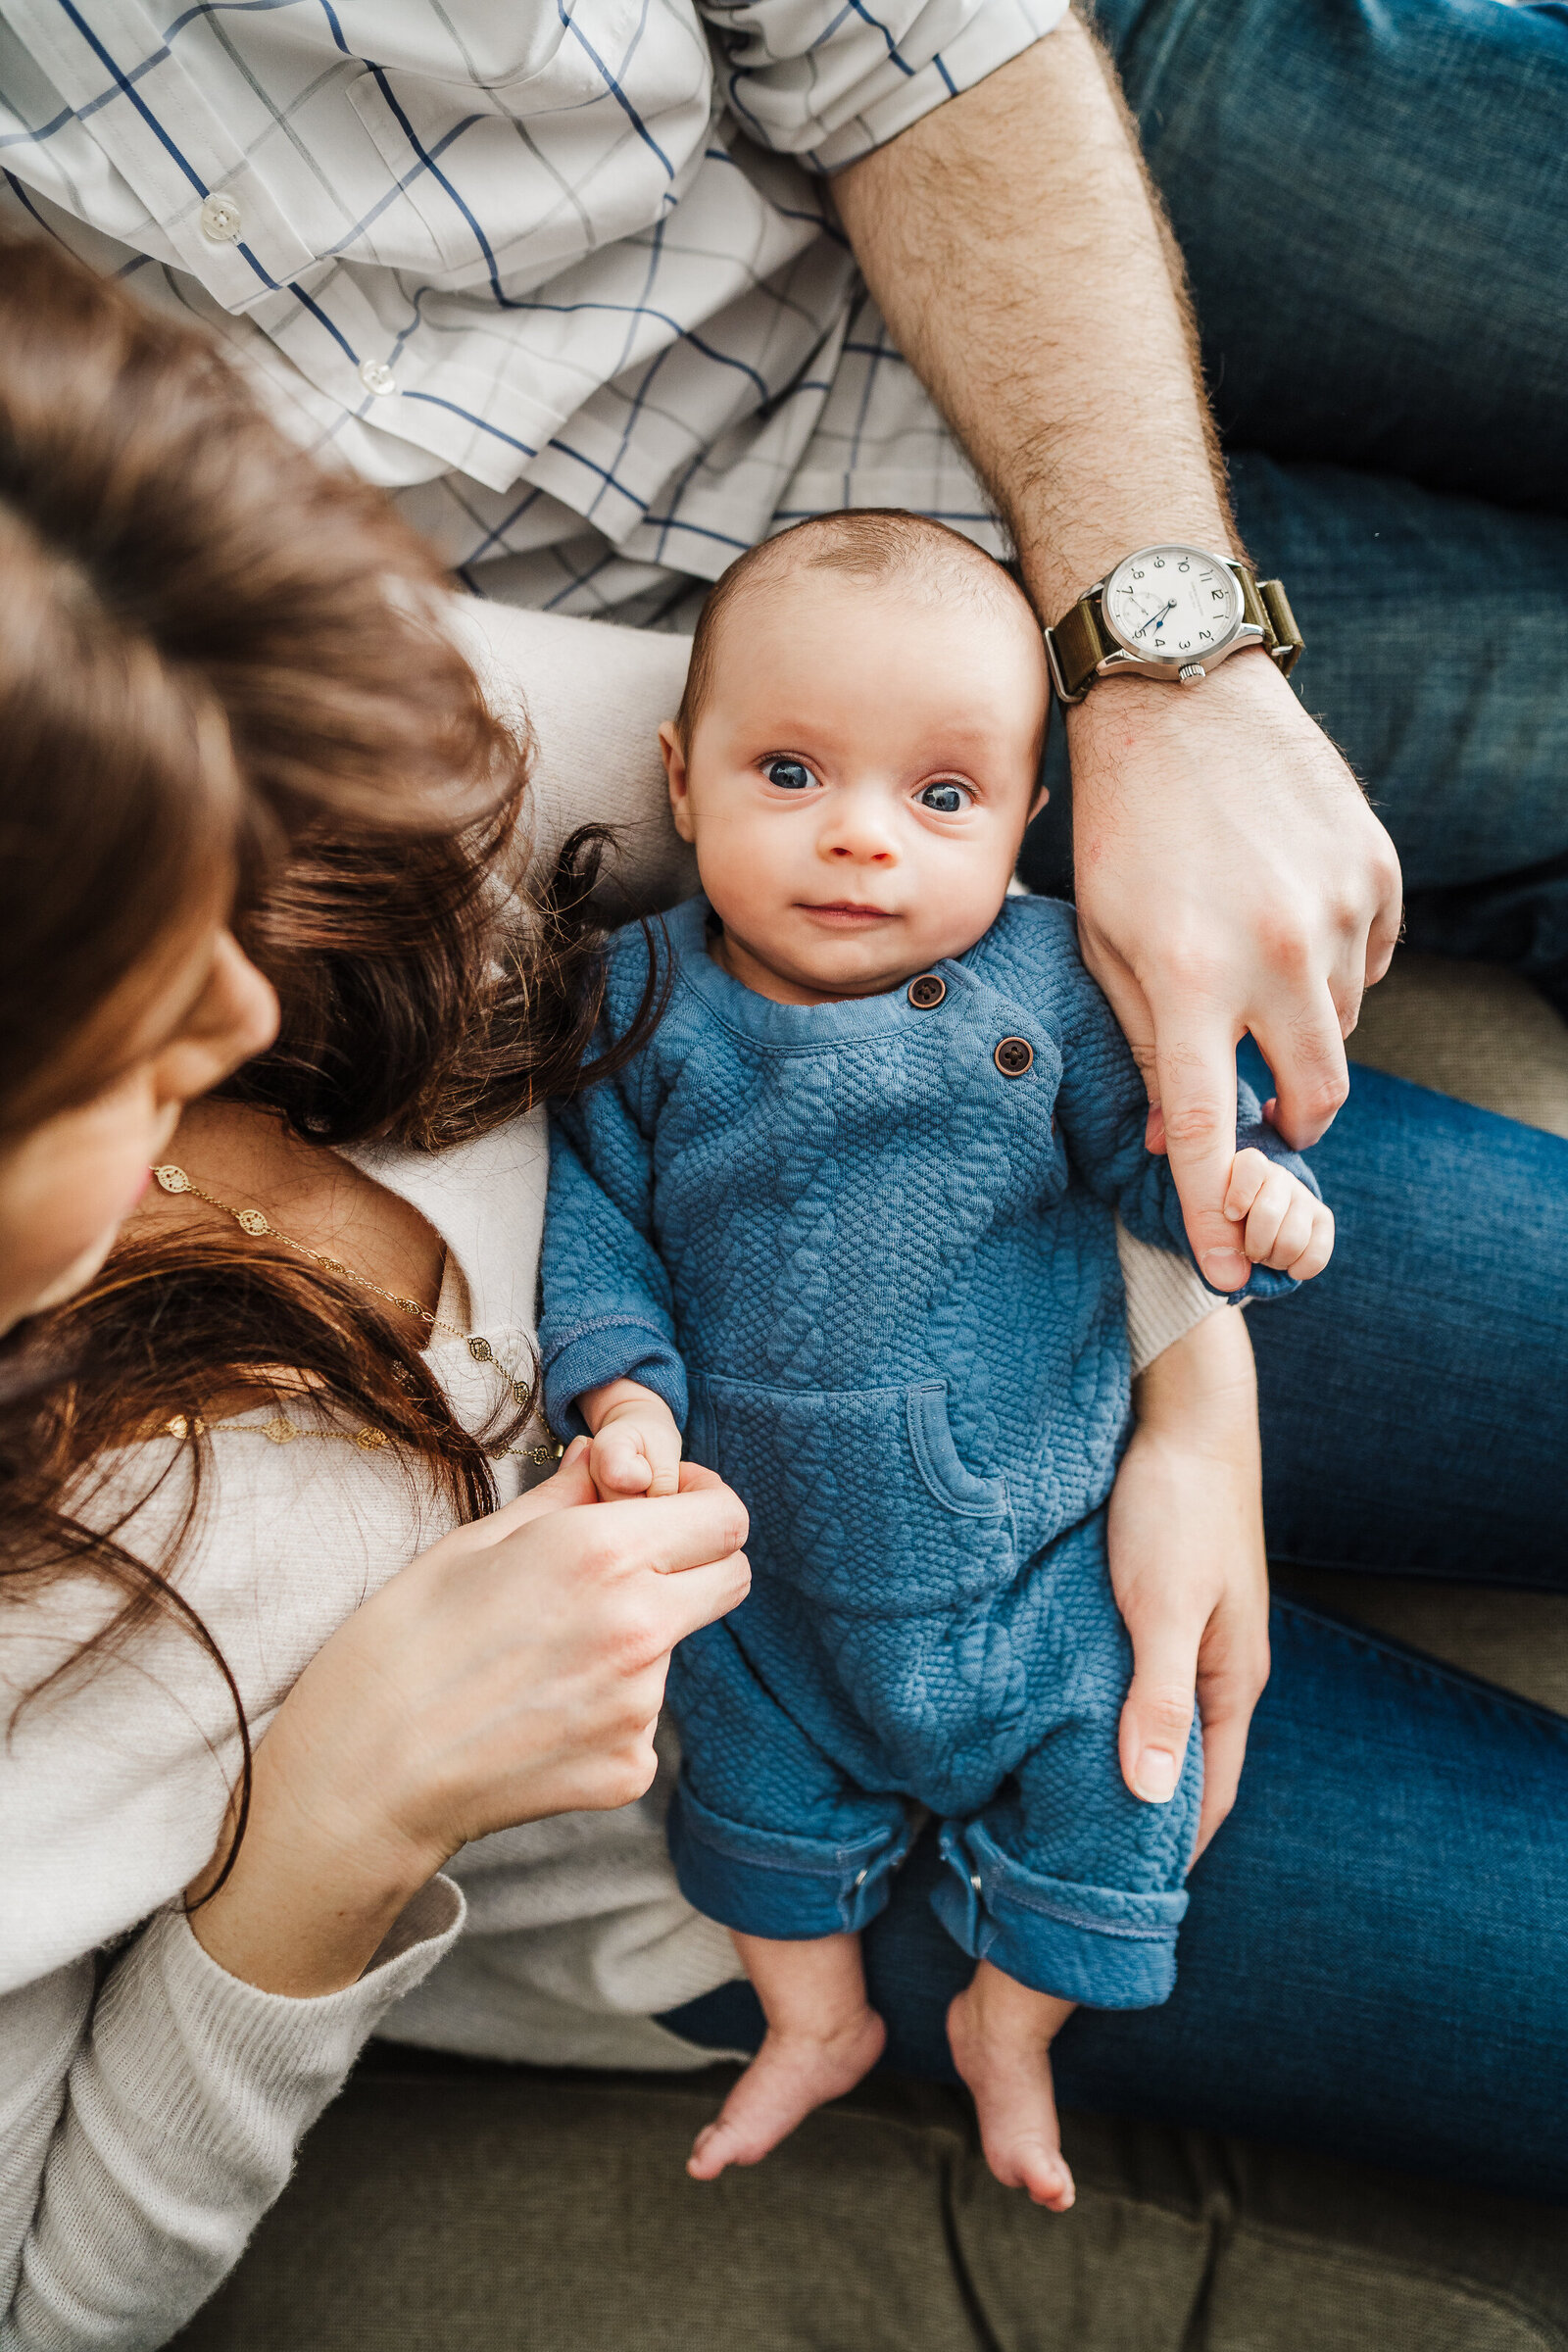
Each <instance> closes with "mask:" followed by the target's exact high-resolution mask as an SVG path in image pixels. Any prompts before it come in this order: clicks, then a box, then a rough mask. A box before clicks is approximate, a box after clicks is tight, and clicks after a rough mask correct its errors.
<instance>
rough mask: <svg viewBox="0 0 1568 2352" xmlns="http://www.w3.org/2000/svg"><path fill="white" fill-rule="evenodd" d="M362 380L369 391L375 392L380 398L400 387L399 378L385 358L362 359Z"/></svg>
mask: <svg viewBox="0 0 1568 2352" xmlns="http://www.w3.org/2000/svg"><path fill="white" fill-rule="evenodd" d="M360 381H361V383H362V384H363V385H364V386H365V389H366V390H367V392H373V393H375V394H376V396H377V397H378V398H380V397H383V396H384V395H385V394H386V393H388V392H395V391H396V390H397V388H398V379H397V377H396V376H395V375H394V374H393V372H392V370H391V368H389V367H388V366H387V364H386V362H385V360H362V361H361V362H360Z"/></svg>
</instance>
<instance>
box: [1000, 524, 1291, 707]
mask: <svg viewBox="0 0 1568 2352" xmlns="http://www.w3.org/2000/svg"><path fill="white" fill-rule="evenodd" d="M1222 560H1223V562H1224V564H1225V567H1226V569H1227V570H1228V571H1231V572H1233V573H1234V574H1235V576H1236V579H1237V582H1238V583H1239V585H1240V587H1241V591H1242V618H1243V620H1244V622H1247V623H1250V626H1251V627H1253V628H1254V629H1258V630H1260V631H1261V632H1262V643H1263V646H1264V648H1265V650H1266V651H1267V653H1268V654H1269V656H1270V658H1271V659H1272V660H1273V661H1274V662H1276V663H1277V665H1278V667H1279V669H1280V671H1281V673H1282V674H1283V675H1284V676H1285V677H1289V676H1290V674H1291V671H1292V670H1293V669H1294V668H1295V666H1296V663H1297V660H1298V658H1299V655H1300V653H1301V650H1302V645H1303V642H1304V641H1303V639H1302V636H1301V632H1300V630H1299V628H1298V627H1297V625H1296V615H1295V613H1293V612H1292V611H1291V600H1290V598H1289V597H1288V596H1287V595H1286V593H1285V587H1284V583H1283V582H1282V581H1280V580H1259V579H1255V578H1254V577H1253V575H1252V573H1251V572H1250V570H1249V569H1248V567H1247V565H1246V564H1241V563H1238V562H1237V561H1236V560H1235V558H1234V557H1230V556H1227V557H1225V558H1223V559H1222ZM1106 576H1107V577H1108V576H1109V575H1108V574H1107V575H1106ZM1104 584H1105V583H1104V581H1103V580H1101V581H1097V583H1096V584H1095V586H1094V587H1093V588H1091V589H1090V591H1089V593H1088V595H1087V596H1081V597H1080V598H1079V599H1078V602H1077V603H1076V604H1075V605H1074V606H1073V607H1072V609H1071V611H1070V612H1068V613H1063V615H1062V617H1061V619H1060V620H1058V621H1057V623H1056V625H1055V627H1054V629H1050V630H1048V631H1047V643H1048V646H1049V649H1050V652H1051V654H1052V657H1053V659H1052V674H1053V678H1054V684H1055V687H1056V691H1057V694H1058V695H1059V696H1060V698H1061V700H1062V701H1063V702H1064V703H1081V702H1082V701H1083V699H1084V696H1085V695H1086V694H1087V693H1088V692H1089V689H1090V687H1091V686H1092V685H1093V684H1094V681H1095V673H1096V671H1097V670H1098V669H1099V667H1100V664H1101V663H1102V662H1103V661H1104V660H1105V658H1106V657H1107V655H1110V654H1113V653H1116V652H1117V651H1118V650H1119V649H1118V647H1117V645H1116V641H1115V639H1114V638H1113V637H1112V636H1111V635H1110V634H1109V632H1108V631H1107V630H1106V629H1105V628H1104V626H1103V623H1102V620H1101V616H1100V596H1101V590H1102V589H1103V587H1104Z"/></svg>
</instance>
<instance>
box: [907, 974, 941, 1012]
mask: <svg viewBox="0 0 1568 2352" xmlns="http://www.w3.org/2000/svg"><path fill="white" fill-rule="evenodd" d="M904 993H905V995H906V996H907V998H908V1000H909V1003H910V1004H911V1005H913V1006H914V1009H915V1011H916V1012H934V1011H935V1010H936V1007H937V1006H938V1005H940V1004H941V1002H942V1000H943V998H944V997H945V996H946V995H947V993H948V984H947V982H946V981H945V980H944V979H943V977H942V975H941V973H940V972H922V973H921V974H920V976H919V978H918V979H917V980H911V981H910V982H909V985H908V987H907V989H906V990H905V992H904Z"/></svg>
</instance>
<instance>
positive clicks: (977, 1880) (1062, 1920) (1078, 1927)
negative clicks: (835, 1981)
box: [931, 1821, 1187, 2009]
mask: <svg viewBox="0 0 1568 2352" xmlns="http://www.w3.org/2000/svg"><path fill="white" fill-rule="evenodd" d="M941 1842H942V1858H943V1860H944V1861H945V1862H946V1863H947V1864H948V1866H949V1872H950V1874H951V1875H949V1876H947V1877H945V1878H944V1879H943V1881H942V1883H941V1885H940V1886H939V1887H936V1888H935V1889H934V1890H933V1892H932V1896H931V1901H932V1903H933V1905H934V1907H935V1910H936V1914H937V1917H938V1918H939V1919H940V1920H941V1922H942V1924H943V1926H944V1927H945V1928H946V1929H947V1931H948V1934H949V1935H950V1936H952V1937H953V1939H954V1941H955V1942H956V1943H957V1944H959V1945H961V1946H962V1948H963V1950H964V1951H966V1952H972V1953H973V1954H974V1957H975V1958H976V1959H977V1960H989V1961H990V1962H991V1963H992V1964H993V1966H994V1967H996V1968H1000V1969H1001V1970H1002V1971H1003V1972H1004V1974H1005V1975H1006V1976H1009V1977H1012V1978H1015V1979H1016V1981H1017V1982H1018V1983H1019V1984H1020V1985H1031V1986H1032V1987H1033V1988H1034V1990H1035V1991H1036V1992H1054V1994H1056V1996H1057V1998H1058V1999H1060V2000H1064V2001H1084V2002H1087V2003H1088V2005H1089V2007H1090V2008H1092V2009H1152V2008H1153V2007H1154V2006H1155V2005H1156V2003H1158V2002H1160V2001H1163V2000H1168V1999H1169V1997H1170V1992H1171V1988H1172V1986H1173V1985H1174V1984H1175V1982H1176V1930H1177V1928H1178V1927H1179V1926H1180V1924H1181V1920H1182V1916H1183V1914H1184V1912H1185V1911H1186V1909H1187V1893H1186V1889H1185V1888H1177V1889H1176V1891H1175V1892H1174V1893H1170V1894H1159V1893H1155V1894H1130V1893H1128V1892H1127V1890H1126V1889H1125V1888H1124V1887H1082V1886H1079V1885H1077V1884H1076V1883H1075V1882H1074V1881H1072V1880H1070V1879H1048V1878H1044V1877H1042V1876H1041V1875H1040V1874H1039V1873H1038V1872H1036V1871H1032V1870H1026V1869H1025V1868H1024V1866H1023V1864H1022V1863H1021V1862H1018V1861H1015V1860H1014V1858H1013V1857H1012V1855H1010V1854H1005V1853H1004V1852H1003V1850H1002V1848H1001V1846H1000V1845H998V1844H997V1842H996V1840H995V1839H994V1838H991V1837H990V1836H988V1834H987V1832H986V1831H985V1829H984V1828H983V1827H982V1825H981V1824H980V1823H979V1822H977V1821H971V1822H963V1823H954V1822H950V1823H948V1824H947V1825H946V1827H945V1828H944V1829H943V1832H942V1840H941Z"/></svg>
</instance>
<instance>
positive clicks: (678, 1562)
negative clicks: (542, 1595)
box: [585, 1479, 750, 1576]
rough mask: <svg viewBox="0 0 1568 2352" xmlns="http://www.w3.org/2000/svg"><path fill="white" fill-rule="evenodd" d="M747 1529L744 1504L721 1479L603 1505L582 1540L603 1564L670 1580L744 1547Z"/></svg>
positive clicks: (595, 1514) (594, 1515)
mask: <svg viewBox="0 0 1568 2352" xmlns="http://www.w3.org/2000/svg"><path fill="white" fill-rule="evenodd" d="M749 1525H750V1522H749V1521H748V1519H747V1515H746V1505H745V1503H744V1502H742V1500H741V1498H740V1496H739V1495H737V1494H736V1493H735V1492H734V1490H733V1489H732V1488H730V1487H726V1486H725V1485H724V1483H723V1481H722V1480H721V1479H719V1480H715V1481H714V1483H713V1485H712V1486H711V1487H709V1486H692V1487H688V1488H687V1490H686V1491H685V1493H684V1494H680V1495H636V1496H634V1497H631V1498H630V1499H628V1500H626V1501H622V1502H606V1503H602V1504H601V1505H600V1507H599V1509H598V1510H597V1511H595V1513H594V1514H593V1525H592V1529H591V1531H590V1532H589V1534H588V1536H587V1537H586V1538H585V1540H586V1541H590V1542H591V1544H592V1545H593V1548H594V1552H595V1556H596V1558H597V1559H598V1560H599V1561H600V1563H601V1564H602V1565H603V1566H606V1567H610V1566H612V1565H613V1566H616V1567H621V1568H627V1569H640V1568H651V1569H653V1571H654V1573H655V1574H656V1575H658V1576H672V1575H678V1574H680V1573H681V1572H682V1571H683V1570H685V1569H691V1568H702V1567H705V1566H707V1565H708V1564H709V1563H710V1562H711V1561H713V1560H723V1559H727V1558H728V1557H729V1555H730V1553H731V1552H735V1551H739V1550H740V1549H741V1548H742V1546H743V1545H744V1544H745V1542H746V1536H747V1531H748V1528H749Z"/></svg>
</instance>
